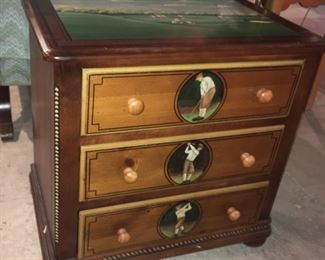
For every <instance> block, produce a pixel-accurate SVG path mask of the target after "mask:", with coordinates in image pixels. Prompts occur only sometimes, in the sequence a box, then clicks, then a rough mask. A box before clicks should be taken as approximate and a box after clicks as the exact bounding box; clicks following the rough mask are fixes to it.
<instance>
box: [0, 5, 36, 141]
mask: <svg viewBox="0 0 325 260" xmlns="http://www.w3.org/2000/svg"><path fill="white" fill-rule="evenodd" d="M29 57H30V55H29V31H28V23H27V20H26V17H25V13H24V11H23V8H22V6H21V0H0V136H1V137H2V138H11V137H12V135H13V125H12V120H11V108H10V96H9V86H11V85H18V86H28V85H30V64H29V60H30V59H29Z"/></svg>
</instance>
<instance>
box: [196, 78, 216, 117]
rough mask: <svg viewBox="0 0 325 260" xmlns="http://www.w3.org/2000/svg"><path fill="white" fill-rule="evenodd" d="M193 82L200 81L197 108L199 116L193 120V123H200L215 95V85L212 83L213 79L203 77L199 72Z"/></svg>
mask: <svg viewBox="0 0 325 260" xmlns="http://www.w3.org/2000/svg"><path fill="white" fill-rule="evenodd" d="M195 80H197V81H200V82H201V83H200V93H201V99H200V108H199V115H198V116H197V117H195V118H193V121H200V120H203V119H204V117H205V114H206V112H207V109H208V108H209V107H210V105H211V102H212V99H213V97H214V95H215V93H216V85H215V84H214V82H213V79H212V78H211V77H209V76H205V77H203V73H202V72H200V73H199V74H198V75H197V76H196V78H195Z"/></svg>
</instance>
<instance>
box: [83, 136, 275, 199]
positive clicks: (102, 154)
mask: <svg viewBox="0 0 325 260" xmlns="http://www.w3.org/2000/svg"><path fill="white" fill-rule="evenodd" d="M280 138H281V131H278V132H271V133H264V134H251V135H246V136H232V137H227V138H214V139H207V140H201V141H205V143H206V144H207V146H208V147H209V148H210V151H209V153H210V154H211V159H210V165H209V168H208V169H207V171H206V172H204V173H203V175H202V176H201V177H200V178H199V179H198V180H197V181H196V182H200V183H204V182H207V181H213V182H216V181H218V180H220V179H222V178H230V177H234V176H237V177H247V176H249V175H256V174H263V173H264V174H265V173H269V171H270V169H271V168H272V164H273V160H274V157H275V155H276V152H277V147H278V143H279V141H280ZM182 144H183V143H182V142H180V143H172V144H164V145H152V146H148V145H144V146H139V147H135V148H122V149H110V150H100V151H92V152H87V153H86V162H85V163H86V165H82V166H81V167H83V168H84V169H85V170H86V174H85V176H84V179H85V183H81V185H84V190H85V193H84V196H85V199H86V200H87V199H96V198H97V199H98V198H105V197H110V196H112V195H114V193H119V194H134V193H136V192H141V191H143V190H153V189H160V190H162V189H164V188H168V187H171V186H174V185H175V184H174V183H173V182H172V181H171V179H170V177H169V176H168V174H167V169H166V167H167V163H168V158H169V157H170V156H171V155H172V153H173V152H174V151H175V149H176V148H177V147H179V146H180V145H182ZM246 152H249V153H251V154H254V155H255V157H256V163H255V164H254V165H252V166H251V167H244V166H243V164H242V160H241V155H242V154H243V153H246ZM129 161H132V162H133V163H134V164H135V167H134V170H135V171H136V172H137V176H138V178H137V180H136V181H135V182H134V183H131V184H130V183H126V182H125V180H124V176H123V170H124V169H125V168H126V167H128V163H129ZM180 163H183V162H180Z"/></svg>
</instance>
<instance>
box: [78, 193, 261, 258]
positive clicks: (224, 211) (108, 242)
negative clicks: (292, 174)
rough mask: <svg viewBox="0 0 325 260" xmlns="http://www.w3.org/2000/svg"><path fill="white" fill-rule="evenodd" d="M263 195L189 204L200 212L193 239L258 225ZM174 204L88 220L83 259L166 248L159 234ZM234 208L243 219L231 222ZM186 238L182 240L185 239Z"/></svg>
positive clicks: (228, 196)
mask: <svg viewBox="0 0 325 260" xmlns="http://www.w3.org/2000/svg"><path fill="white" fill-rule="evenodd" d="M264 191H265V189H257V190H250V191H242V192H237V193H231V194H224V195H218V196H213V197H211V196H210V197H205V198H200V199H195V200H189V201H193V202H194V203H197V204H198V205H199V206H200V210H201V216H200V218H199V219H198V221H197V224H196V225H195V227H194V228H193V230H192V231H191V232H190V236H191V238H195V237H196V236H199V235H200V234H206V233H211V232H216V231H218V230H225V229H228V230H229V229H231V228H234V227H238V226H241V225H248V224H253V223H255V222H256V220H257V219H258V215H259V209H260V205H261V203H262V201H263V197H264ZM175 204H177V202H176V203H168V204H166V203H165V204H159V205H152V206H148V207H140V208H137V209H130V210H124V211H117V212H112V213H101V214H98V215H96V214H95V215H92V216H88V217H86V218H85V223H84V226H83V227H82V229H81V230H80V232H83V233H84V234H85V241H84V244H83V247H84V249H85V250H84V252H83V256H91V255H96V254H100V253H103V252H105V251H111V250H116V249H120V248H122V247H123V248H124V249H126V250H132V247H134V246H137V245H140V244H150V243H152V242H156V241H160V243H161V244H164V243H165V242H164V240H166V239H164V237H163V235H162V234H160V233H159V232H160V231H159V230H160V229H159V223H160V220H161V218H162V217H163V215H164V214H165V213H166V211H167V210H168V209H169V208H170V207H172V206H174V205H175ZM231 207H236V209H237V210H240V212H241V216H240V218H237V217H236V219H232V220H230V219H229V216H228V209H229V208H231ZM235 220H236V221H235ZM121 228H124V229H126V230H127V233H129V235H130V236H131V239H129V240H128V242H125V243H120V242H119V241H118V235H117V232H118V230H119V229H121ZM144 231H145V232H144ZM187 237H188V236H187V235H185V236H183V238H185V239H186V238H187ZM168 240H170V239H167V241H168ZM179 241H182V239H179Z"/></svg>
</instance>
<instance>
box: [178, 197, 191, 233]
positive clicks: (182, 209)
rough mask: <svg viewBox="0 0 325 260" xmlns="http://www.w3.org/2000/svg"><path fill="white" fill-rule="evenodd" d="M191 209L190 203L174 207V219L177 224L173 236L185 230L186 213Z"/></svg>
mask: <svg viewBox="0 0 325 260" xmlns="http://www.w3.org/2000/svg"><path fill="white" fill-rule="evenodd" d="M191 209H192V206H191V203H190V202H189V203H186V204H185V205H184V206H181V205H177V206H176V211H175V214H176V217H177V223H176V225H175V236H177V235H178V233H179V232H183V231H184V229H185V226H184V224H185V216H186V212H188V211H190V210H191Z"/></svg>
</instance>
